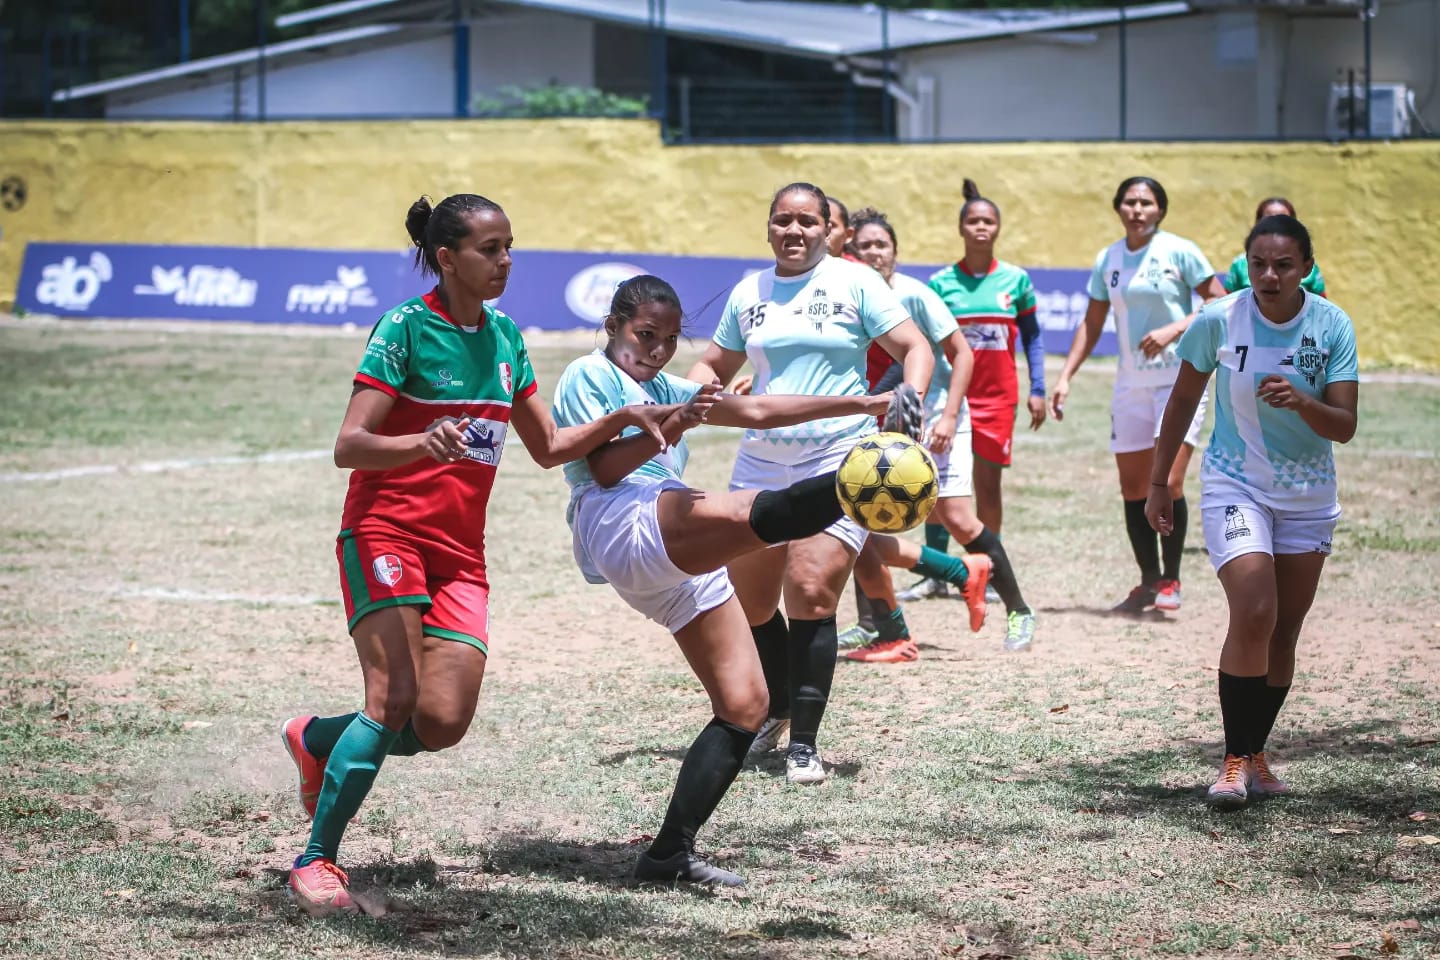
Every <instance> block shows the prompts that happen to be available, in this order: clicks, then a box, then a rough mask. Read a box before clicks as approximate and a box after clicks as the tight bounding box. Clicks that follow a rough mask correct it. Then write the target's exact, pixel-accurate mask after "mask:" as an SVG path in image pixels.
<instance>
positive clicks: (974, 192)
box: [960, 177, 980, 203]
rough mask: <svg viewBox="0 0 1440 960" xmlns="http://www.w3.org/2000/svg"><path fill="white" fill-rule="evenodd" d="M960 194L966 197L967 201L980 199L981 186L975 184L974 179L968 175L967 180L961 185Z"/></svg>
mask: <svg viewBox="0 0 1440 960" xmlns="http://www.w3.org/2000/svg"><path fill="white" fill-rule="evenodd" d="M960 196H962V197H964V198H965V202H966V203H969V202H970V201H971V200H979V199H980V188H979V187H977V186H976V185H975V181H974V180H971V179H970V178H969V177H966V178H965V182H964V183H963V184H961V186H960Z"/></svg>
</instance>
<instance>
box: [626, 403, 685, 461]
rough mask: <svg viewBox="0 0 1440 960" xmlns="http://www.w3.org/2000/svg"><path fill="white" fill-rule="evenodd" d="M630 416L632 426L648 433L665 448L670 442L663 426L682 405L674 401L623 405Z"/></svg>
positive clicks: (662, 448)
mask: <svg viewBox="0 0 1440 960" xmlns="http://www.w3.org/2000/svg"><path fill="white" fill-rule="evenodd" d="M621 409H622V410H624V411H625V413H626V414H627V415H628V416H629V418H630V426H632V427H636V428H638V429H639V430H642V431H643V432H645V433H646V434H648V435H649V436H650V437H651V439H653V440H654V441H655V442H656V443H658V444H660V449H661V450H665V449H668V448H669V446H670V442H669V441H668V440H666V439H665V434H664V432H663V431H662V429H661V428H662V427H663V426H664V425H665V421H666V420H668V419H669V418H670V417H671V416H673V415H674V414H675V413H676V412H677V411H679V410H680V405H677V404H673V403H663V404H662V403H630V404H626V405H625V406H624V407H621Z"/></svg>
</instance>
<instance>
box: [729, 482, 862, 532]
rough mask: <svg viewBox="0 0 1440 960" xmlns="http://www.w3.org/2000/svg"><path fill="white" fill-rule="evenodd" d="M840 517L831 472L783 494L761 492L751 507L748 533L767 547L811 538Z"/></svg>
mask: <svg viewBox="0 0 1440 960" xmlns="http://www.w3.org/2000/svg"><path fill="white" fill-rule="evenodd" d="M841 516H842V512H841V510H840V497H839V495H838V494H836V492H835V474H834V473H833V472H831V473H824V474H821V475H820V476H818V477H811V478H809V479H808V480H801V481H799V482H797V483H792V484H790V486H788V487H786V488H785V489H784V490H761V491H760V493H759V495H758V496H756V497H755V500H754V502H752V503H751V504H750V529H751V530H754V531H755V536H757V537H759V538H760V539H761V540H764V541H765V542H766V543H784V542H785V541H787V540H804V539H805V538H806V537H813V536H815V534H817V533H819V532H820V531H822V530H824V529H825V528H826V527H828V526H830V524H832V523H834V522H835V521H836V520H839V519H840V517H841Z"/></svg>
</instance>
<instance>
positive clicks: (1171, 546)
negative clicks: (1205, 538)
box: [1141, 497, 1190, 580]
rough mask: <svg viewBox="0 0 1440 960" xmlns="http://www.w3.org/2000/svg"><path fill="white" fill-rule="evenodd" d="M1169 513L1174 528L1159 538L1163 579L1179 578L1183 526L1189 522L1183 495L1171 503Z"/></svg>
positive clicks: (1183, 547) (1183, 535)
mask: <svg viewBox="0 0 1440 960" xmlns="http://www.w3.org/2000/svg"><path fill="white" fill-rule="evenodd" d="M1141 509H1142V510H1143V509H1144V508H1143V507H1142V508H1141ZM1170 513H1171V516H1173V517H1174V518H1175V520H1174V528H1173V529H1172V530H1171V531H1170V536H1168V537H1161V538H1160V553H1161V555H1162V556H1163V557H1164V558H1165V573H1164V574H1162V577H1163V579H1165V580H1179V579H1180V555H1181V554H1182V553H1184V552H1185V527H1186V525H1187V524H1188V523H1189V522H1190V508H1189V506H1187V505H1186V503H1185V498H1184V497H1180V498H1178V499H1176V500H1175V501H1174V503H1172V504H1171V506H1170Z"/></svg>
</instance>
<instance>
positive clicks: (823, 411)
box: [707, 393, 890, 430]
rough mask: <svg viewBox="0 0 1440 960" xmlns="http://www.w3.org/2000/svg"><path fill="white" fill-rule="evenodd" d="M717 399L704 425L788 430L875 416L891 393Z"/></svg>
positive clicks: (729, 397)
mask: <svg viewBox="0 0 1440 960" xmlns="http://www.w3.org/2000/svg"><path fill="white" fill-rule="evenodd" d="M719 400H720V402H719V403H717V404H715V406H713V407H711V408H710V415H709V417H708V418H707V422H709V423H712V424H714V425H715V426H718V427H745V428H748V429H752V430H768V429H770V428H771V427H788V426H791V425H793V424H796V423H804V422H805V421H807V420H822V419H824V418H826V417H848V416H854V415H856V414H865V415H866V416H874V417H878V416H880V415H882V414H883V413H884V412H885V408H886V407H888V406H889V404H890V394H888V393H880V394H875V395H874V396H870V395H865V396H859V397H811V396H803V395H798V394H796V395H790V394H767V395H764V396H758V397H757V396H740V395H737V394H733V393H724V394H721V395H720V398H719Z"/></svg>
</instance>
